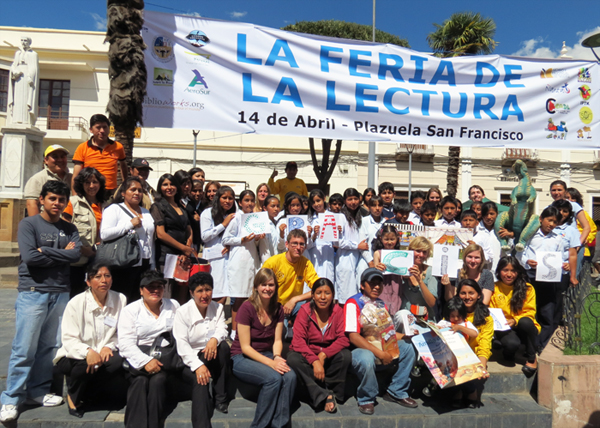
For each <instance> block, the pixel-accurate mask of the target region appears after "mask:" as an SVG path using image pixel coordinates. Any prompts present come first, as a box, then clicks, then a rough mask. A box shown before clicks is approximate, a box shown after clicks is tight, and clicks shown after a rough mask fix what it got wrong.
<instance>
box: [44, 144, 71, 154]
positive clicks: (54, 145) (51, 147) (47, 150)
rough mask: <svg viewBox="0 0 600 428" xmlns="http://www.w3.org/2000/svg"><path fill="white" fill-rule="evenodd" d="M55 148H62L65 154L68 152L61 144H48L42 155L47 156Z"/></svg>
mask: <svg viewBox="0 0 600 428" xmlns="http://www.w3.org/2000/svg"><path fill="white" fill-rule="evenodd" d="M57 150H62V151H63V152H65V153H66V154H69V151H68V150H67V149H65V148H64V147H63V146H61V145H60V144H52V145H51V146H48V148H47V149H46V151H45V152H44V157H46V156H48V155H49V154H50V153H52V152H55V151H57Z"/></svg>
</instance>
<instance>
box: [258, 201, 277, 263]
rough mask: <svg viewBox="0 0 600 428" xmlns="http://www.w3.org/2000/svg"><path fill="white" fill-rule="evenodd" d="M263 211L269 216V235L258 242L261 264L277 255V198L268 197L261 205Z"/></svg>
mask: <svg viewBox="0 0 600 428" xmlns="http://www.w3.org/2000/svg"><path fill="white" fill-rule="evenodd" d="M263 208H264V211H266V212H267V214H268V216H269V230H270V232H271V233H270V234H268V235H267V236H266V238H265V239H263V240H261V241H259V243H258V246H259V253H260V256H261V258H262V260H261V263H264V262H266V261H267V260H268V259H269V257H271V256H274V255H275V254H277V244H278V243H279V230H278V229H277V216H278V215H279V212H280V211H281V209H280V208H279V198H278V197H277V196H275V195H269V196H267V197H266V198H265V201H264V203H263Z"/></svg>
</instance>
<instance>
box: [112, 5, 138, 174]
mask: <svg viewBox="0 0 600 428" xmlns="http://www.w3.org/2000/svg"><path fill="white" fill-rule="evenodd" d="M107 7H108V10H107V12H108V13H107V14H108V19H107V28H106V41H107V42H109V43H110V47H109V49H108V61H109V68H108V76H109V79H110V93H109V100H108V105H107V106H106V110H107V112H108V117H109V119H110V121H111V122H112V123H113V125H114V127H115V139H116V140H117V141H119V142H120V143H121V144H123V147H124V148H125V155H126V156H127V163H128V164H129V165H131V157H132V154H133V139H134V132H135V128H136V126H137V125H138V124H142V102H143V100H144V96H145V95H146V79H147V72H146V64H145V63H144V50H145V49H146V45H145V44H144V40H143V39H142V36H141V34H140V32H141V30H142V24H143V23H144V18H143V15H142V11H143V10H144V0H107Z"/></svg>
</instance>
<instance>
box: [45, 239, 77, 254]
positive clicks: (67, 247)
mask: <svg viewBox="0 0 600 428" xmlns="http://www.w3.org/2000/svg"><path fill="white" fill-rule="evenodd" d="M74 249H75V242H74V241H71V242H69V243H68V244H67V246H66V247H65V250H74ZM39 250H40V253H41V252H42V249H41V248H39Z"/></svg>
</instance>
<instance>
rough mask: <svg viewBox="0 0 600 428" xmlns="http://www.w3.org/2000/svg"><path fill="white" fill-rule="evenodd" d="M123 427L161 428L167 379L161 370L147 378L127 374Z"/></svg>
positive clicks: (168, 374)
mask: <svg viewBox="0 0 600 428" xmlns="http://www.w3.org/2000/svg"><path fill="white" fill-rule="evenodd" d="M129 376H130V379H129V382H130V383H129V389H128V390H127V407H126V408H125V426H126V427H127V428H161V427H162V425H163V424H162V423H161V421H162V419H163V417H164V410H165V403H166V401H167V378H168V376H171V374H170V373H167V372H165V371H164V370H161V371H160V372H158V373H156V374H154V375H151V376H148V375H145V374H142V375H139V376H135V375H132V374H131V373H130V374H129Z"/></svg>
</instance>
